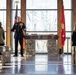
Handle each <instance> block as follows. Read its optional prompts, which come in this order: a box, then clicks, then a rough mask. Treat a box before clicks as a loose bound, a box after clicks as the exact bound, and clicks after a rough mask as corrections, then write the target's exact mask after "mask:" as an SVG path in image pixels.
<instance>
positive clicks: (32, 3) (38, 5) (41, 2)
mask: <svg viewBox="0 0 76 75" xmlns="http://www.w3.org/2000/svg"><path fill="white" fill-rule="evenodd" d="M26 9H57V0H26Z"/></svg>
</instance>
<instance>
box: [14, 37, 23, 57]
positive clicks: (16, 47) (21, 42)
mask: <svg viewBox="0 0 76 75" xmlns="http://www.w3.org/2000/svg"><path fill="white" fill-rule="evenodd" d="M18 42H19V44H20V54H21V56H23V38H15V56H17V55H18Z"/></svg>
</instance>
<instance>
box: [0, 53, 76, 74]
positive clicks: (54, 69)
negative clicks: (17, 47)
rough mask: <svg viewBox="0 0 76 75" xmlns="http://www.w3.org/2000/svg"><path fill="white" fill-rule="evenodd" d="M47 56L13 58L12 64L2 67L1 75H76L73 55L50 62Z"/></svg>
mask: <svg viewBox="0 0 76 75" xmlns="http://www.w3.org/2000/svg"><path fill="white" fill-rule="evenodd" d="M49 58H50V57H48V55H47V54H36V55H35V56H25V57H20V56H18V57H13V56H11V62H10V63H6V64H5V65H3V66H2V65H1V63H0V75H67V74H68V75H76V65H75V64H72V60H71V55H63V56H61V57H60V58H59V59H58V60H50V59H49Z"/></svg>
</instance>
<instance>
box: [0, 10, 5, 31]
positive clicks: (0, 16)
mask: <svg viewBox="0 0 76 75" xmlns="http://www.w3.org/2000/svg"><path fill="white" fill-rule="evenodd" d="M0 22H1V23H2V27H3V28H4V30H5V31H6V11H0Z"/></svg>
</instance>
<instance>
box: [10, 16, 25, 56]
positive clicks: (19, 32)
mask: <svg viewBox="0 0 76 75" xmlns="http://www.w3.org/2000/svg"><path fill="white" fill-rule="evenodd" d="M25 28H26V27H25V24H24V23H23V22H21V18H19V17H18V22H16V23H15V24H14V26H13V28H12V29H11V31H13V32H15V35H14V38H15V55H14V56H18V41H19V43H20V47H21V51H20V54H21V56H22V57H23V38H24V35H23V30H25Z"/></svg>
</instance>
